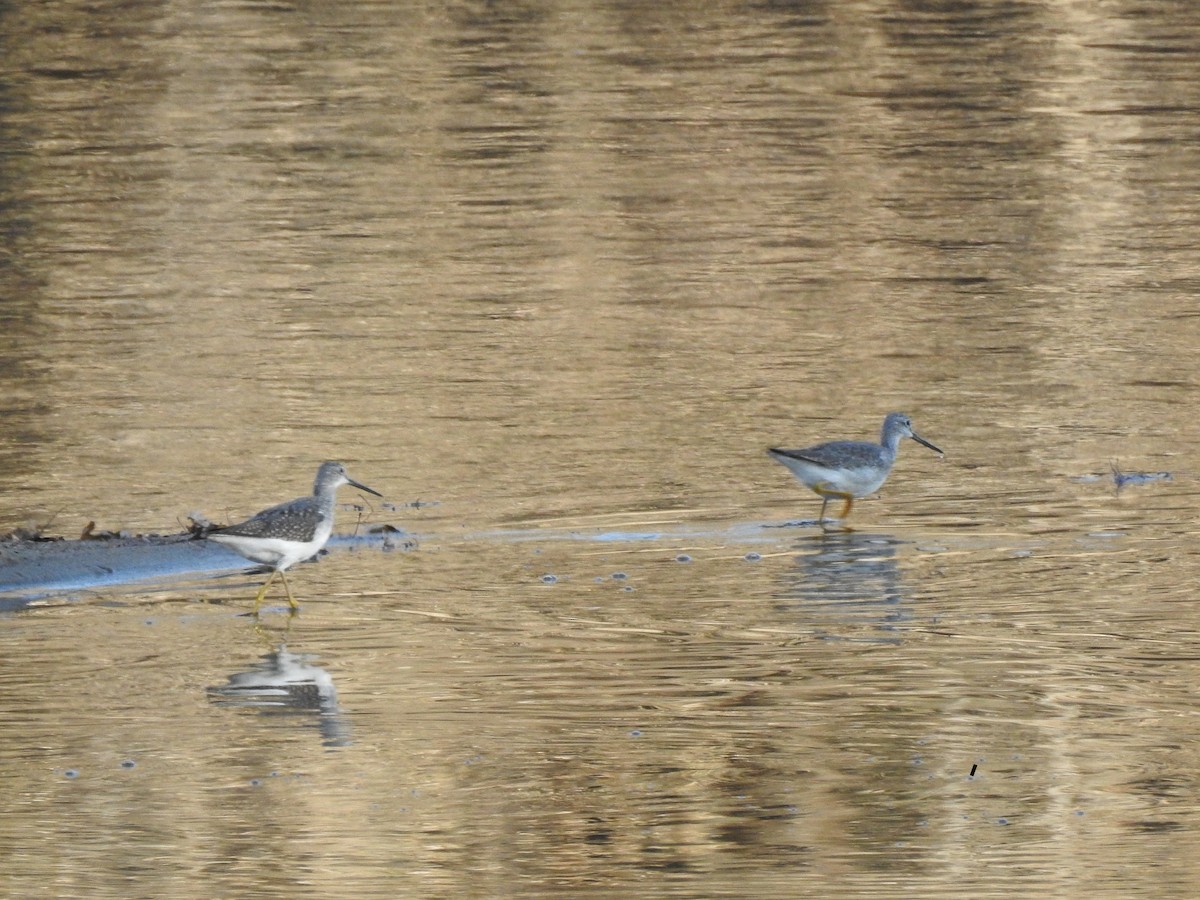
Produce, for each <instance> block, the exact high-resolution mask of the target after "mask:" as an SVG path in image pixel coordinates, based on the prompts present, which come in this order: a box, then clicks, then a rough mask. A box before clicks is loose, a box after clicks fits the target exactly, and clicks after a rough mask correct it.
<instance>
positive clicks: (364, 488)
mask: <svg viewBox="0 0 1200 900" xmlns="http://www.w3.org/2000/svg"><path fill="white" fill-rule="evenodd" d="M921 443H925V442H924V441H922V442H921ZM930 446H933V445H932V444H930ZM938 452H939V453H941V451H940V450H939V451H938ZM346 484H349V485H353V486H354V487H356V488H358V489H359V490H360V491H366V492H367V493H368V494H374V495H375V496H376V497H382V496H383V494H381V493H379V491H377V490H375V489H374V488H369V487H367V486H366V485H365V484H361V483H359V482H357V481H355V480H354V479H353V478H347V479H346Z"/></svg>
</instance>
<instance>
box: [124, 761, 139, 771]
mask: <svg viewBox="0 0 1200 900" xmlns="http://www.w3.org/2000/svg"><path fill="white" fill-rule="evenodd" d="M136 766H137V762H135V761H134V760H132V759H123V760H121V768H122V769H132V768H134V767H136Z"/></svg>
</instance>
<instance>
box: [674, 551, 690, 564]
mask: <svg viewBox="0 0 1200 900" xmlns="http://www.w3.org/2000/svg"><path fill="white" fill-rule="evenodd" d="M691 561H692V558H691V557H690V556H688V555H687V554H686V553H680V554H679V555H678V556H677V557H675V562H677V563H690V562H691Z"/></svg>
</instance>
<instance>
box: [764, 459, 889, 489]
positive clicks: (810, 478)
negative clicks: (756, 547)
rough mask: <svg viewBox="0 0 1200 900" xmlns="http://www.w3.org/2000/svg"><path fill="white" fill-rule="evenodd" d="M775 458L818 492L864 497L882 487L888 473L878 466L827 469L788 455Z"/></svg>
mask: <svg viewBox="0 0 1200 900" xmlns="http://www.w3.org/2000/svg"><path fill="white" fill-rule="evenodd" d="M775 458H776V459H778V460H779V461H780V462H781V463H783V464H784V465H785V466H787V467H788V468H789V469H790V470H791V472H792V474H793V475H795V476H796V477H797V478H799V479H800V480H801V481H802V482H804V484H805V485H807V486H808V487H809V488H811V489H812V490H814V491H816V492H817V493H818V494H821V493H823V492H825V491H836V492H837V493H840V494H849V495H850V496H852V497H865V496H867V494H873V493H875V492H876V491H877V490H879V489H880V488H881V487H883V483H884V482H885V481H887V477H888V474H889V472H888V471H887V470H884V471H882V472H881V471H880V470H879V469H878V468H862V469H829V468H826V467H825V466H819V465H817V464H816V463H813V462H809V461H808V460H806V459H796V458H795V457H790V456H777V457H775Z"/></svg>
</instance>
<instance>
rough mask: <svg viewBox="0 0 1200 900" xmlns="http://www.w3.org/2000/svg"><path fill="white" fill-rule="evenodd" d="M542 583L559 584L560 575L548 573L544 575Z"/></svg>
mask: <svg viewBox="0 0 1200 900" xmlns="http://www.w3.org/2000/svg"><path fill="white" fill-rule="evenodd" d="M542 584H558V576H557V575H551V574H549V573H546V574H545V575H543V576H542Z"/></svg>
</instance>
